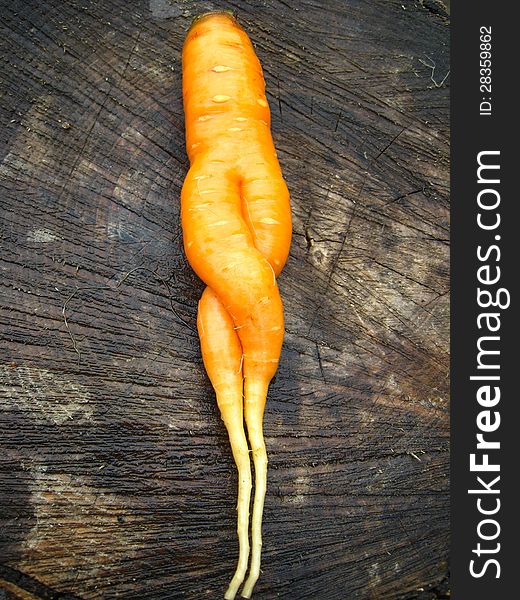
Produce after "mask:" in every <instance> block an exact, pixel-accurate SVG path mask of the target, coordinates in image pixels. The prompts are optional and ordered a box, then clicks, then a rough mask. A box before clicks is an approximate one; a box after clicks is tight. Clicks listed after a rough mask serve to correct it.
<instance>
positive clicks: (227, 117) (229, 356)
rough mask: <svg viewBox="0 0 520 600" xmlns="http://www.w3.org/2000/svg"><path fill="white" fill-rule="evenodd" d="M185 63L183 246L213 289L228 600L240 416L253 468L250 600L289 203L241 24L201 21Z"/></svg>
mask: <svg viewBox="0 0 520 600" xmlns="http://www.w3.org/2000/svg"><path fill="white" fill-rule="evenodd" d="M182 63H183V95H184V111H185V118H186V146H187V152H188V156H189V159H190V163H191V168H190V170H189V172H188V175H187V177H186V180H185V182H184V186H183V190H182V195H181V219H182V228H183V234H184V248H185V252H186V256H187V258H188V261H189V262H190V264H191V266H192V268H193V269H194V270H195V272H196V273H197V274H198V275H199V277H200V278H201V279H202V280H203V281H204V282H205V283H206V284H207V286H208V287H207V288H206V290H205V291H204V293H203V295H202V298H201V300H200V302H199V312H198V320H197V324H198V331H199V336H200V339H201V349H202V355H203V359H204V365H205V367H206V371H207V373H208V376H209V378H210V380H211V383H212V385H213V387H214V389H215V392H216V396H217V402H218V406H219V408H220V411H221V416H222V419H223V421H224V423H225V425H226V427H227V430H228V435H229V439H230V443H231V448H232V451H233V456H234V459H235V462H236V465H237V469H238V474H239V490H238V504H237V511H238V538H239V560H238V566H237V570H236V572H235V575H234V577H233V579H232V580H231V583H230V585H229V588H228V590H227V592H226V594H225V598H227V599H232V598H234V597H235V594H236V593H237V591H238V588H239V587H240V585H241V584H242V582H243V580H244V577H245V573H246V570H247V563H248V557H249V538H248V521H249V504H250V494H251V470H250V463H249V451H248V447H247V441H246V438H245V433H244V426H243V419H244V416H245V421H246V425H247V432H248V438H249V444H250V446H251V450H252V454H253V462H254V467H255V498H254V503H253V516H252V522H251V543H252V550H251V565H250V574H249V577H248V579H247V581H246V583H245V585H244V588H243V590H242V595H243V596H244V597H246V598H250V597H251V594H252V591H253V587H254V585H255V583H256V580H257V579H258V576H259V573H260V554H261V547H262V537H261V527H262V512H263V505H264V498H265V493H266V481H267V454H266V449H265V443H264V438H263V431H262V422H263V414H264V407H265V402H266V397H267V390H268V386H269V382H270V381H271V379H272V377H273V375H274V373H275V372H276V369H277V366H278V360H279V357H280V350H281V346H282V341H283V332H284V327H283V307H282V301H281V298H280V294H279V292H278V286H277V283H276V275H278V274H279V273H280V271H281V270H282V268H283V266H284V264H285V261H286V260H287V256H288V253H289V246H290V241H291V214H290V207H289V193H288V191H287V186H286V185H285V182H284V180H283V178H282V174H281V171H280V166H279V164H278V159H277V157H276V152H275V149H274V145H273V141H272V138H271V132H270V113H269V107H268V104H267V100H266V97H265V84H264V79H263V75H262V69H261V67H260V63H259V62H258V59H257V57H256V55H255V52H254V49H253V46H252V45H251V42H250V40H249V38H248V37H247V34H246V33H245V32H244V31H243V29H242V28H241V27H240V26H239V25H238V23H237V22H236V20H235V19H234V18H233V17H232V16H231V15H229V14H227V13H221V12H217V13H209V14H206V15H203V16H202V17H201V18H199V19H197V20H196V21H195V22H194V24H193V25H192V27H191V29H190V31H189V32H188V35H187V38H186V41H185V44H184V48H183V55H182Z"/></svg>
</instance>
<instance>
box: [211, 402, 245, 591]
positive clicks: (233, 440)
mask: <svg viewBox="0 0 520 600" xmlns="http://www.w3.org/2000/svg"><path fill="white" fill-rule="evenodd" d="M219 406H220V407H221V409H222V406H225V404H223V402H222V401H220V402H219ZM235 406H236V403H235ZM241 408H242V407H241V406H240V410H235V411H233V414H232V417H231V418H229V417H227V418H226V419H225V420H224V423H225V425H226V428H227V430H228V435H229V441H230V445H231V450H232V452H233V458H234V459H235V464H236V466H237V470H238V502H237V533H238V548H239V554H238V563H237V568H236V571H235V574H234V575H233V579H232V580H231V582H230V584H229V587H228V589H227V591H226V593H225V595H224V598H225V599H226V600H233V599H234V598H235V596H236V593H237V591H238V588H239V587H240V586H241V585H242V582H243V581H244V578H245V575H246V571H247V563H248V560H249V504H250V501H251V463H250V460H249V449H248V446H247V440H246V436H245V432H244V427H243V416H242V410H241ZM225 412H226V411H225Z"/></svg>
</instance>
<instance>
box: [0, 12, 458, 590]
mask: <svg viewBox="0 0 520 600" xmlns="http://www.w3.org/2000/svg"><path fill="white" fill-rule="evenodd" d="M0 4H1V15H2V35H1V39H2V50H1V52H0V57H1V64H0V76H1V77H0V80H1V83H0V118H1V129H0V140H1V144H0V161H1V162H0V186H1V188H0V190H1V194H0V201H1V207H2V208H1V210H2V255H1V260H2V274H3V276H2V281H1V286H2V288H1V289H2V308H1V313H0V319H1V327H2V330H1V336H2V338H1V339H2V350H1V353H2V365H1V367H0V369H1V371H0V390H1V392H0V393H1V398H0V411H1V417H0V434H1V452H0V532H1V533H0V597H20V598H25V597H27V598H29V597H31V598H32V597H38V598H51V597H56V598H57V597H78V598H85V599H87V598H88V599H90V598H112V597H116V596H118V597H127V598H140V599H143V598H150V599H152V598H153V599H158V598H161V599H162V598H192V599H194V598H200V597H203V596H204V597H210V598H218V597H220V594H221V593H222V591H223V590H224V589H225V586H226V584H227V582H228V579H229V577H230V575H231V574H232V571H233V569H234V564H235V558H236V540H235V511H234V504H235V488H236V473H235V470H234V467H233V463H232V458H231V454H230V452H229V449H228V444H227V440H226V434H225V430H224V427H223V426H222V424H221V422H220V419H219V416H218V412H217V409H216V407H215V402H214V399H213V394H212V391H211V388H210V385H209V383H208V381H207V380H206V377H205V375H204V372H203V367H202V363H201V358H200V352H199V347H198V342H197V336H196V332H195V315H196V305H197V301H198V298H199V295H200V293H201V290H202V287H203V286H202V284H201V283H200V282H199V281H198V280H197V278H196V277H195V276H194V274H193V273H192V271H191V270H190V268H189V266H188V265H187V263H186V261H185V259H184V256H183V252H182V246H181V236H180V227H179V193H180V188H181V185H182V181H183V178H184V176H185V173H186V170H187V158H186V154H185V150H184V133H183V112H182V99H181V66H180V52H181V47H182V42H183V38H184V35H185V32H186V29H187V27H188V25H189V23H190V21H191V19H192V17H193V16H194V15H195V14H197V13H198V12H200V11H203V10H206V9H208V8H212V7H215V6H216V4H215V3H212V2H192V1H182V2H181V1H177V2H175V1H173V0H172V1H169V0H147V1H146V2H145V1H137V2H135V1H134V2H128V1H127V0H111V1H110V2H109V1H106V2H96V1H93V0H67V1H64V0H46V1H44V2H41V1H38V2H36V1H32V2H29V1H21V0H19V1H9V2H8V1H7V0H3V1H2V2H1V3H0ZM218 6H219V7H222V8H235V9H236V10H237V12H238V18H239V20H240V21H241V22H242V23H243V24H244V25H245V27H246V28H247V30H248V32H249V33H250V36H251V38H252V40H253V42H254V44H255V46H256V48H257V51H258V54H259V57H260V60H261V62H262V64H263V66H264V70H265V75H266V81H267V89H268V97H269V100H270V104H271V108H272V113H273V133H274V138H275V143H276V146H277V148H278V153H279V158H280V161H281V164H282V168H283V171H284V174H285V177H286V179H287V182H288V185H289V188H290V191H291V194H292V206H293V212H294V242H293V246H292V252H291V256H290V259H289V262H288V264H287V266H286V268H285V270H284V272H283V274H282V276H281V277H280V286H281V291H282V295H283V297H284V299H285V307H286V328H287V333H286V341H285V345H284V351H283V357H282V361H281V364H280V369H279V373H278V375H277V377H276V381H275V383H274V384H273V385H272V389H271V392H270V399H269V404H268V409H267V413H266V419H265V431H266V440H267V445H268V451H269V456H270V472H269V492H268V498H267V501H266V511H265V526H264V532H265V547H264V573H263V575H262V577H261V580H260V581H259V583H258V586H257V589H256V591H255V597H256V598H258V599H260V598H275V597H280V598H298V599H304V598H309V599H324V598H337V599H345V598H348V599H349V600H352V599H367V598H384V599H385V600H392V599H411V598H423V599H427V598H434V597H439V598H440V597H447V594H448V592H447V590H448V584H447V581H446V572H447V558H448V532H449V516H448V499H449V493H448V489H449V488H448V482H449V479H448V477H449V475H448V470H449V454H448V413H447V410H448V391H449V386H448V366H449V364H448V350H449V346H448V342H449V304H448V297H449V296H448V268H449V264H448V248H449V247H448V242H449V240H448V238H449V231H448V227H449V213H448V200H449V190H448V178H449V146H448V132H449V120H448V114H449V111H448V100H449V97H448V84H449V77H446V76H447V73H448V68H449V66H448V62H449V48H448V31H449V27H448V17H447V15H446V13H445V12H444V11H443V9H442V6H441V5H440V4H439V3H436V2H430V1H429V2H426V1H424V2H423V1H419V2H410V1H408V0H397V1H394V0H392V1H388V0H352V1H332V0H329V1H328V2H315V1H313V0H301V1H299V2H295V3H286V2H282V1H281V0H279V1H278V0H266V1H265V2H261V3H259V2H253V1H248V2H240V3H236V4H233V3H232V2H219V3H218ZM2 581H3V583H2ZM436 586H439V587H436ZM2 588H3V590H4V591H3V592H2V591H1V590H2ZM24 590H25V591H24ZM2 593H3V596H2V595H1V594H2ZM60 593H61V594H64V595H61V596H60V595H59V594H60Z"/></svg>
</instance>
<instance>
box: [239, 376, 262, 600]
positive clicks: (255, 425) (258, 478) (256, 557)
mask: <svg viewBox="0 0 520 600" xmlns="http://www.w3.org/2000/svg"><path fill="white" fill-rule="evenodd" d="M244 390H245V402H244V408H245V418H246V425H247V434H248V437H249V443H250V445H251V451H252V454H253V463H254V467H255V497H254V501H253V516H252V519H251V546H252V548H251V566H250V570H249V576H248V578H247V580H246V582H245V584H244V587H243V589H242V594H241V595H242V597H243V598H251V596H252V594H253V588H254V587H255V584H256V582H257V580H258V578H259V577H260V564H261V558H262V515H263V512H264V501H265V495H266V492H267V452H266V449H265V441H264V434H263V416H264V407H265V401H266V398H267V385H266V384H263V383H260V382H251V381H250V380H248V379H247V378H246V380H245V386H244Z"/></svg>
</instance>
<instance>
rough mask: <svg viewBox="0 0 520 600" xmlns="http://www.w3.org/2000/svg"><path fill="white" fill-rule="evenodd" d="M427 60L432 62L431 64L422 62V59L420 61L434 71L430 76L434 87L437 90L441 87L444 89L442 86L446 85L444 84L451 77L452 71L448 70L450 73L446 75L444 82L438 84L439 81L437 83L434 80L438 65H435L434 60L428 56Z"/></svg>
mask: <svg viewBox="0 0 520 600" xmlns="http://www.w3.org/2000/svg"><path fill="white" fill-rule="evenodd" d="M426 58H427V59H428V60H429V61H430V62H429V63H427V62H425V61H424V60H422V59H419V62H420V63H421V64H422V65H424V66H425V67H428V69H431V70H432V72H431V74H430V79H431V81H432V82H433V85H434V86H435V87H436V88H440V87H442V85H443V84H444V82H445V81H446V79H448V76H449V74H450V71H451V69H448V72H447V73H446V75H445V76H444V77H443V79H442V81H441V82H440V83H438V82H437V81H435V79H434V77H433V76H434V74H435V69H436V68H437V65H436V64H435V61H434V60H432V59H431V58H430V57H429V56H427V57H426Z"/></svg>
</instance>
